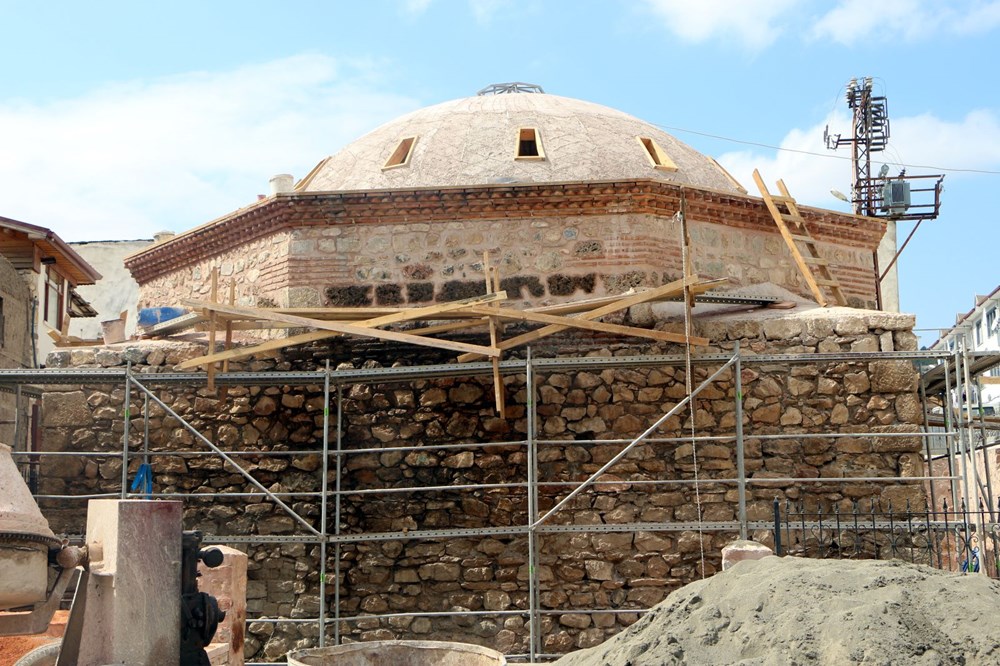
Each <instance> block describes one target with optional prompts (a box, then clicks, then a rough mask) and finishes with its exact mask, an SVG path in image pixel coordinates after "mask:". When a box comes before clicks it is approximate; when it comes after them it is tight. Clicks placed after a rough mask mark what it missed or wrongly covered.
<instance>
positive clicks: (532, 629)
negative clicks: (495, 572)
mask: <svg viewBox="0 0 1000 666" xmlns="http://www.w3.org/2000/svg"><path fill="white" fill-rule="evenodd" d="M524 381H525V399H526V400H527V401H528V404H527V405H526V407H527V411H528V414H527V431H528V432H527V435H528V460H527V466H528V469H527V472H528V524H527V529H528V653H529V659H530V660H531V661H535V658H536V656H537V654H538V652H539V651H540V649H541V623H540V621H539V617H538V605H539V592H538V586H539V582H540V581H539V576H538V571H537V568H538V536H537V534H536V531H535V521H536V519H537V516H538V456H537V447H536V446H535V441H534V439H535V428H536V426H537V422H536V419H537V418H538V410H537V403H538V400H537V397H536V396H535V373H534V366H533V364H532V358H531V347H530V346H529V347H528V351H527V357H526V358H525V361H524Z"/></svg>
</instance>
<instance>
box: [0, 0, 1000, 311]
mask: <svg viewBox="0 0 1000 666" xmlns="http://www.w3.org/2000/svg"><path fill="white" fill-rule="evenodd" d="M0 12H2V16H3V18H4V25H5V28H6V29H5V30H4V39H3V40H0V59H2V62H4V63H5V65H4V67H3V68H2V69H0V84H2V85H0V157H2V159H0V178H2V182H3V183H4V185H3V187H0V215H4V216H7V217H12V218H15V219H19V220H22V221H25V222H29V223H32V224H38V225H42V226H46V227H49V228H51V229H54V230H55V231H56V232H58V233H59V234H60V235H61V236H63V237H64V238H66V239H68V240H102V239H132V238H142V237H150V236H151V235H152V234H153V233H154V232H155V231H159V230H161V229H170V230H175V231H181V230H184V229H188V228H190V227H192V226H195V225H197V224H201V223H204V222H206V221H208V220H211V219H214V218H216V217H218V216H220V215H223V214H225V213H227V212H229V211H231V210H233V209H235V208H237V207H239V206H243V205H246V204H248V203H251V202H252V201H253V200H254V199H255V198H256V194H257V193H263V192H265V191H267V180H268V178H269V177H270V176H271V175H273V174H276V173H282V172H288V173H292V174H294V175H295V176H296V177H300V176H302V175H304V174H305V173H306V172H307V171H308V170H309V169H310V168H311V167H312V166H313V165H314V164H315V163H316V162H318V161H319V160H320V159H322V158H323V157H325V156H326V155H329V154H331V153H333V152H336V151H337V150H338V149H339V148H340V147H342V146H343V145H344V144H346V143H347V142H349V141H350V140H352V139H353V138H356V137H358V136H360V135H361V134H363V133H364V132H366V131H367V130H369V129H372V128H374V127H375V126H377V125H379V124H381V123H383V122H385V121H387V120H390V119H392V118H394V117H396V116H398V115H400V114H402V113H404V112H407V111H410V110H413V109H415V108H419V107H421V106H425V105H429V104H434V103H438V102H442V101H445V100H449V99H454V98H457V97H465V96H468V95H472V94H474V93H475V92H476V90H478V89H479V88H481V87H483V86H485V85H487V84H489V83H494V82H501V81H528V82H532V83H537V84H540V85H542V86H543V87H544V88H545V89H546V91H547V92H550V93H554V94H559V95H565V96H569V97H577V98H581V99H586V100H589V101H593V102H597V103H600V104H605V105H607V106H611V107H615V108H619V109H622V110H624V111H626V112H629V113H632V114H634V115H636V116H638V117H640V118H643V119H644V120H647V121H650V122H653V123H656V124H658V125H661V126H663V127H665V128H668V131H670V132H671V133H673V134H674V135H675V136H677V137H678V138H679V139H681V140H682V141H685V142H687V143H689V144H690V145H692V146H694V147H695V148H696V149H698V150H700V151H702V152H704V153H707V154H710V155H712V156H714V157H716V158H717V159H719V160H720V161H721V162H722V163H723V164H724V165H726V166H727V168H729V170H730V171H731V172H732V173H733V174H734V175H735V176H736V177H737V178H738V179H739V180H740V181H742V182H743V184H744V185H745V186H747V187H748V189H750V190H751V191H753V189H754V188H753V183H752V180H751V179H750V172H751V171H752V169H753V168H754V167H759V168H760V169H761V171H762V172H763V174H764V176H765V179H766V180H767V181H768V182H769V183H773V181H775V180H777V179H778V178H783V179H784V180H785V182H786V183H787V184H788V186H789V188H790V190H791V192H792V194H793V195H795V196H796V197H797V198H798V199H799V200H800V201H802V202H804V203H808V204H812V205H818V206H824V207H829V208H835V209H840V210H843V209H845V205H844V204H842V203H840V202H838V201H837V200H836V199H834V198H832V197H831V196H830V194H829V190H830V189H831V188H833V189H838V190H840V191H843V192H849V191H850V183H851V180H852V173H851V166H850V162H848V161H846V160H843V159H835V156H838V155H839V156H841V157H844V158H846V157H847V156H848V152H847V150H846V149H841V150H840V151H839V152H837V153H831V152H829V151H827V150H826V148H825V147H824V144H823V138H822V134H823V128H824V126H826V125H828V124H829V125H830V128H831V130H832V131H835V132H842V133H844V134H845V135H846V134H848V133H849V132H850V122H849V116H848V109H847V106H846V104H845V102H844V97H843V91H844V85H845V83H846V82H847V81H848V80H849V79H850V78H851V77H861V76H872V77H875V81H876V90H878V91H880V92H884V93H885V94H886V95H887V96H888V98H889V114H890V118H891V122H892V131H893V134H892V138H891V140H890V150H888V151H886V152H885V153H882V154H881V155H877V156H876V157H877V159H878V161H877V162H876V168H877V167H878V166H880V165H881V164H882V162H883V161H887V162H889V163H890V165H891V166H892V168H893V169H894V171H893V173H895V169H897V168H898V165H900V164H907V165H930V166H933V167H938V168H937V169H920V168H914V167H912V166H911V167H910V168H909V169H908V173H912V174H918V173H933V172H937V171H943V172H944V173H946V174H947V177H946V179H945V193H944V200H943V208H942V215H941V217H940V218H939V219H938V220H936V221H934V222H929V223H925V224H924V225H923V226H922V227H921V229H920V230H919V231H918V233H917V234H916V236H915V237H914V239H913V241H912V242H911V243H910V246H909V247H908V248H907V249H906V252H905V253H904V255H903V257H902V259H901V261H900V280H901V301H902V309H903V310H904V311H908V312H915V313H916V314H917V315H918V326H919V327H923V328H932V327H944V326H948V325H950V324H951V323H953V321H954V319H953V318H954V314H955V312H957V311H960V310H961V311H965V310H967V309H968V308H969V307H970V306H971V304H972V298H973V294H975V293H988V292H989V291H990V290H992V289H993V287H995V286H996V285H997V283H998V282H1000V271H998V270H997V268H996V265H997V264H996V256H997V254H998V252H997V250H998V243H997V223H998V221H1000V220H998V215H997V213H996V209H997V202H996V198H995V196H994V193H995V192H997V191H998V190H1000V187H998V186H1000V175H998V174H997V173H974V172H971V171H961V170H981V171H993V172H998V171H1000V86H998V85H997V83H998V78H1000V77H998V75H997V73H996V70H995V63H997V62H1000V39H998V36H1000V1H998V0H952V1H947V0H939V1H932V0H879V1H877V2H873V1H871V0H864V1H859V0H839V1H826V2H824V1H812V2H810V1H806V0H732V1H723V0H699V1H697V2H695V1H694V0H687V1H685V0H628V1H626V0H603V1H597V0H577V1H574V2H570V1H568V0H548V1H544V2H543V1H542V0H455V1H445V0H391V1H390V0H385V1H382V2H379V1H370V2H333V1H328V2H308V1H303V2H298V3H294V4H291V3H275V2H268V3H263V2H252V1H249V0H244V1H242V2H226V1H215V2H197V3H195V2H184V1H175V2H171V3H136V2H95V3H78V2H49V3H31V4H29V3H19V2H10V1H8V0H0ZM694 132H700V133H702V134H697V133H694ZM704 134H711V135H716V136H720V137H727V138H728V139H736V140H740V141H745V142H751V143H756V144H763V146H780V147H784V148H789V149H794V150H803V151H811V152H815V153H820V154H821V155H823V156H812V155H807V154H802V153H797V152H790V151H778V150H775V149H773V148H769V147H762V146H758V145H748V144H745V143H736V142H734V141H730V140H721V139H713V138H710V137H707V136H704ZM909 229H910V225H909V224H903V225H901V229H900V235H901V238H902V237H904V236H905V234H906V233H907V232H908V231H909Z"/></svg>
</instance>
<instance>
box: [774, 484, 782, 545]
mask: <svg viewBox="0 0 1000 666" xmlns="http://www.w3.org/2000/svg"><path fill="white" fill-rule="evenodd" d="M774 554H775V555H778V556H780V555H781V506H780V505H779V504H778V498H777V497H775V498H774Z"/></svg>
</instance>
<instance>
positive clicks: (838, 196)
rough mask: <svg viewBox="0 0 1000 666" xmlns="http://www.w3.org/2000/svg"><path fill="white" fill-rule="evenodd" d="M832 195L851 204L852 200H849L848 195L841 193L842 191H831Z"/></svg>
mask: <svg viewBox="0 0 1000 666" xmlns="http://www.w3.org/2000/svg"><path fill="white" fill-rule="evenodd" d="M830 194H832V195H833V196H835V197H837V198H838V199H840V200H841V201H846V202H847V203H851V200H850V199H848V198H847V195H846V194H844V193H843V192H841V191H840V190H830Z"/></svg>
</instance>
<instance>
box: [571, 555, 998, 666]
mask: <svg viewBox="0 0 1000 666" xmlns="http://www.w3.org/2000/svg"><path fill="white" fill-rule="evenodd" d="M998 608H1000V582H998V581H994V580H991V579H989V578H987V577H986V576H983V575H978V574H969V575H962V574H954V573H948V572H943V571H939V570H937V569H932V568H929V567H925V566H920V565H914V564H909V563H905V562H900V561H888V562H876V561H848V560H809V559H801V558H792V557H785V558H779V557H766V558H764V559H762V560H757V561H744V562H740V563H738V564H737V565H736V566H734V567H733V568H731V569H730V570H728V571H726V572H724V573H720V574H716V575H715V576H713V577H711V578H709V579H706V580H702V581H697V582H695V583H691V584H690V585H686V586H684V587H683V588H681V589H679V590H677V591H675V592H674V593H672V594H671V595H670V596H668V597H667V598H666V599H665V600H664V601H663V602H662V603H660V604H659V605H658V606H656V607H655V608H653V609H652V610H651V611H650V612H649V613H647V614H646V615H645V616H644V617H643V618H642V619H641V620H639V621H638V622H636V623H635V624H634V625H632V626H631V627H629V628H628V629H627V630H625V631H623V632H621V633H620V634H618V635H616V636H614V637H613V638H610V639H609V640H607V641H606V642H605V643H603V644H601V645H598V646H597V647H594V648H590V649H588V650H581V651H579V652H574V653H572V654H569V655H566V656H565V657H563V658H562V659H559V660H558V661H556V662H555V664H557V665H558V666H665V665H667V664H672V665H678V666H679V665H681V664H691V665H694V664H742V665H745V666H750V665H751V664H753V665H764V664H767V665H770V664H774V665H776V666H777V665H781V666H785V665H788V664H885V665H890V664H891V665H893V666H897V665H904V664H905V665H910V664H919V665H927V666H930V665H932V664H933V665H935V666H937V665H938V664H970V665H971V664H998V663H1000V643H998V639H997V636H996V631H995V613H996V611H997V609H998Z"/></svg>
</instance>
